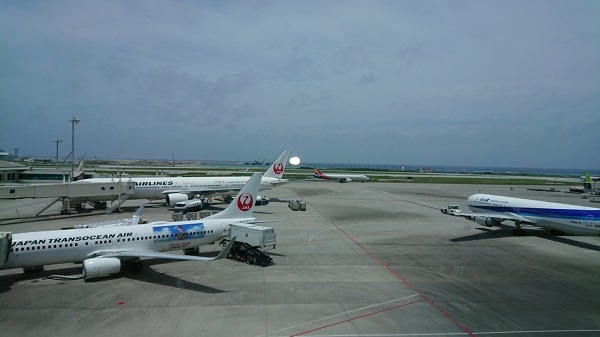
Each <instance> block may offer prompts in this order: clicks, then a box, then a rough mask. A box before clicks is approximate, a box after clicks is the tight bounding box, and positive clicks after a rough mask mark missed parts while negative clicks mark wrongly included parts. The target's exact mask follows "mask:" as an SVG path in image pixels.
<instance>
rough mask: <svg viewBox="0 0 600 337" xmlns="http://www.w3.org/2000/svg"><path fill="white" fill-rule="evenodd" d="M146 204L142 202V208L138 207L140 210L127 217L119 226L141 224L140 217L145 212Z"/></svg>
mask: <svg viewBox="0 0 600 337" xmlns="http://www.w3.org/2000/svg"><path fill="white" fill-rule="evenodd" d="M144 206H146V204H142V206H140V208H138V210H137V211H136V212H135V214H134V215H133V216H132V217H131V218H129V219H127V220H126V221H125V222H123V223H122V224H120V225H119V226H129V225H137V224H139V222H140V219H141V217H142V213H143V212H144Z"/></svg>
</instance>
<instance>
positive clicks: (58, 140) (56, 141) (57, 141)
mask: <svg viewBox="0 0 600 337" xmlns="http://www.w3.org/2000/svg"><path fill="white" fill-rule="evenodd" d="M54 142H55V143H56V170H57V171H58V143H61V142H62V140H61V139H58V138H56V140H55V141H54Z"/></svg>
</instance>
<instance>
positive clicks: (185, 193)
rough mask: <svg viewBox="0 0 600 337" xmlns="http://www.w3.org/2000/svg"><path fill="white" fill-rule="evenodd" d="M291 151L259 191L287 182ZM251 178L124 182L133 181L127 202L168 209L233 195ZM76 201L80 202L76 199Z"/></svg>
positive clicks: (275, 164)
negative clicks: (150, 203) (156, 202)
mask: <svg viewBox="0 0 600 337" xmlns="http://www.w3.org/2000/svg"><path fill="white" fill-rule="evenodd" d="M289 155H290V151H288V150H285V151H283V153H282V154H281V155H280V156H279V158H277V160H275V162H273V164H272V165H271V166H270V167H269V169H268V170H267V172H265V174H264V175H263V177H262V180H261V184H260V190H261V191H262V190H268V189H271V188H274V187H277V186H279V185H281V184H285V183H287V182H288V181H289V180H287V179H282V176H283V172H284V170H285V164H286V162H287V161H288V157H289ZM248 179H250V177H147V178H142V177H127V178H125V179H123V181H129V180H131V181H133V182H135V191H134V193H133V195H131V196H130V197H129V199H147V200H161V199H164V200H165V201H166V203H167V205H169V206H171V207H172V206H175V204H176V203H178V202H180V201H186V200H189V199H191V198H193V197H195V196H197V195H201V196H221V195H234V194H235V193H237V192H238V191H239V190H240V189H241V188H242V187H243V186H244V184H246V182H247V181H248ZM116 181H117V179H115V178H91V179H83V180H79V181H77V182H75V183H77V184H82V183H108V182H116ZM75 201H79V200H77V199H76V200H75Z"/></svg>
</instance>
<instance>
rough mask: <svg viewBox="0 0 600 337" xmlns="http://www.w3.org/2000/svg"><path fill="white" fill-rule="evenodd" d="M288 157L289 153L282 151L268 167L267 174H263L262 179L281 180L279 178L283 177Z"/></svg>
mask: <svg viewBox="0 0 600 337" xmlns="http://www.w3.org/2000/svg"><path fill="white" fill-rule="evenodd" d="M289 156H290V151H288V150H285V151H283V153H282V154H281V155H280V156H279V158H277V160H275V161H274V162H273V164H272V165H271V166H270V167H269V169H268V170H267V172H265V174H264V177H265V178H277V179H281V177H283V171H284V170H285V164H286V163H287V161H288V158H289Z"/></svg>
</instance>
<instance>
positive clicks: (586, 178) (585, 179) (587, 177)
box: [579, 171, 600, 183]
mask: <svg viewBox="0 0 600 337" xmlns="http://www.w3.org/2000/svg"><path fill="white" fill-rule="evenodd" d="M579 180H581V181H582V182H584V183H591V182H594V181H600V177H590V175H589V174H588V173H587V171H585V174H584V175H582V176H581V177H579Z"/></svg>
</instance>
